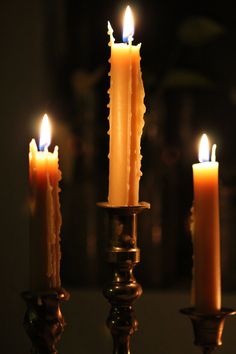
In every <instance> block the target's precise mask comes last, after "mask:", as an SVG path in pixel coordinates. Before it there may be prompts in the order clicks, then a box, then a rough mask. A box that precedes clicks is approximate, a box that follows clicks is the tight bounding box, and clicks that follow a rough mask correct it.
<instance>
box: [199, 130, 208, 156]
mask: <svg viewBox="0 0 236 354" xmlns="http://www.w3.org/2000/svg"><path fill="white" fill-rule="evenodd" d="M209 150H210V149H209V141H208V137H207V135H206V134H203V135H202V138H201V140H200V144H199V152H198V160H199V161H200V162H206V161H209V155H210V153H209Z"/></svg>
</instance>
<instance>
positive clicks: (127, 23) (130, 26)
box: [123, 6, 134, 43]
mask: <svg viewBox="0 0 236 354" xmlns="http://www.w3.org/2000/svg"><path fill="white" fill-rule="evenodd" d="M133 35H134V19H133V15H132V12H131V8H130V6H127V8H126V11H125V16H124V26H123V42H127V43H128V42H132V40H133Z"/></svg>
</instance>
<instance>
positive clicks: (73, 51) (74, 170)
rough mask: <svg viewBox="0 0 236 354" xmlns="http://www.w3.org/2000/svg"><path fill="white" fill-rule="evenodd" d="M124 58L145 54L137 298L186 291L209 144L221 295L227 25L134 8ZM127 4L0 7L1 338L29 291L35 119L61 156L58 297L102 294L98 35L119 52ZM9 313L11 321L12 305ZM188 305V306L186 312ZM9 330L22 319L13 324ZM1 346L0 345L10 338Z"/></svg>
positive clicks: (104, 178) (105, 83) (230, 71)
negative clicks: (145, 207) (200, 160)
mask: <svg viewBox="0 0 236 354" xmlns="http://www.w3.org/2000/svg"><path fill="white" fill-rule="evenodd" d="M129 4H130V5H131V8H132V10H133V13H134V16H135V24H136V26H135V35H134V44H137V43H140V42H141V43H142V46H141V57H142V60H141V67H142V74H143V81H144V87H145V105H146V109H147V111H146V114H145V127H144V131H143V136H142V155H143V160H142V172H143V177H142V178H141V182H140V200H145V201H147V202H150V203H151V210H150V211H147V212H145V213H144V214H142V215H140V218H139V229H138V245H139V246H140V248H141V259H142V261H141V263H140V265H139V266H138V267H137V270H136V277H137V278H138V280H139V282H140V283H141V284H142V286H143V288H144V290H147V291H149V290H151V291H159V290H168V291H170V292H172V291H173V292H174V291H182V290H183V291H187V292H189V290H190V287H191V267H192V245H191V235H190V231H189V213H190V208H191V205H192V199H193V195H192V167H191V165H192V163H194V162H196V161H197V145H198V141H199V137H200V135H201V134H202V133H203V132H206V133H207V134H208V136H209V138H210V140H211V141H212V142H215V143H216V144H217V146H218V148H217V159H218V161H219V163H220V207H221V240H222V285H223V292H230V291H234V290H235V288H236V273H235V266H236V258H235V252H236V241H235V236H234V230H235V223H236V222H235V220H236V218H235V215H236V194H235V184H236V183H235V181H236V179H235V178H236V158H235V144H236V139H235V128H236V124H235V119H236V69H235V63H236V45H235V43H236V25H235V14H234V11H233V9H232V7H231V6H229V4H228V3H227V2H224V3H222V2H221V3H220V2H219V3H214V4H212V3H211V2H205V3H201V2H189V1H188V2H187V1H178V2H177V1H174V0H172V1H171V0H166V1H162V0H160V1H150V0H145V1H141V0H140V1H136V2H130V3H129ZM126 5H127V3H126V2H123V1H116V2H114V1H103V2H96V3H95V4H92V3H90V2H85V1H75V0H58V1H53V0H48V1H40V0H35V1H34V2H32V1H29V0H23V1H8V2H4V3H2V4H1V11H0V24H1V25H0V38H1V42H0V43H1V59H0V62H1V66H0V78H1V79H0V83H1V84H0V87H1V89H0V102H1V104H0V119H1V125H0V131H1V145H0V146H1V154H0V156H1V173H0V186H1V192H0V196H1V210H0V212H1V214H0V215H1V219H0V220H1V246H0V249H1V256H0V279H1V300H2V303H3V304H5V303H9V304H11V305H9V306H8V307H7V310H6V311H5V310H4V309H2V310H1V315H2V316H4V317H3V318H4V319H5V323H6V325H5V327H4V330H5V332H3V333H5V334H7V333H9V332H10V331H11V322H12V320H13V318H14V316H15V315H16V312H15V308H16V306H18V304H19V302H20V300H19V299H18V297H19V293H20V292H21V291H23V290H26V289H28V254H29V250H28V238H29V234H28V223H29V215H28V199H27V198H28V144H29V142H30V140H31V138H32V137H35V138H36V139H37V138H38V133H39V124H40V121H41V118H42V116H43V114H44V113H45V112H47V113H48V115H49V116H50V118H51V120H52V123H53V142H52V146H54V145H55V144H58V145H59V157H60V167H61V170H62V175H63V180H62V182H61V188H62V192H61V195H60V198H61V210H62V217H63V227H62V233H61V237H62V265H61V272H62V284H63V286H64V287H66V288H67V289H72V290H73V289H75V290H76V289H77V290H80V289H98V290H99V291H100V289H101V287H102V286H103V284H104V282H105V281H106V280H107V276H108V273H107V268H108V266H107V265H106V263H105V261H104V258H105V257H104V251H105V246H106V240H105V235H104V212H103V211H102V210H100V209H99V208H98V207H97V206H96V202H98V201H106V200H107V188H108V158H107V155H108V149H109V141H108V135H107V130H108V120H107V117H108V114H109V111H108V109H107V104H108V101H109V97H108V94H107V90H108V88H109V78H108V72H109V63H108V59H109V55H110V51H109V47H108V40H109V38H108V36H107V21H108V20H109V21H110V22H111V24H112V27H113V29H114V36H115V38H116V41H117V42H120V41H121V35H122V19H123V12H124V10H125V7H126ZM13 303H14V304H15V307H14V306H13V307H11V306H12V304H13ZM186 305H188V304H186ZM18 320H19V319H18ZM8 337H9V336H8Z"/></svg>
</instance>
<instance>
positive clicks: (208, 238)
mask: <svg viewBox="0 0 236 354" xmlns="http://www.w3.org/2000/svg"><path fill="white" fill-rule="evenodd" d="M215 149H216V145H213V148H212V157H211V161H209V143H208V138H207V136H206V134H204V135H203V136H202V139H201V142H200V148H199V161H200V163H197V164H193V181H194V208H193V210H194V212H193V213H194V214H193V216H194V217H193V219H194V233H193V250H194V258H193V259H194V287H193V289H194V301H195V307H196V310H198V311H200V312H203V313H209V314H210V313H215V312H217V311H219V310H220V309H221V270H220V223H219V185H218V168H219V164H218V162H216V161H215Z"/></svg>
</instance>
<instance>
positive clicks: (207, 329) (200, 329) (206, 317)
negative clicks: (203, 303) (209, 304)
mask: <svg viewBox="0 0 236 354" xmlns="http://www.w3.org/2000/svg"><path fill="white" fill-rule="evenodd" d="M180 312H181V313H183V314H184V315H187V316H188V317H189V318H190V320H191V322H192V325H193V332H194V344H195V345H197V346H199V347H201V348H202V352H203V353H204V354H210V353H213V351H214V350H215V349H216V348H217V347H219V346H220V345H222V333H223V329H224V322H225V319H226V317H228V316H232V315H235V313H236V311H235V310H233V309H229V308H222V309H221V310H220V311H219V312H217V313H215V314H204V313H200V312H197V311H196V310H195V308H193V307H189V308H184V309H181V310H180Z"/></svg>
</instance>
